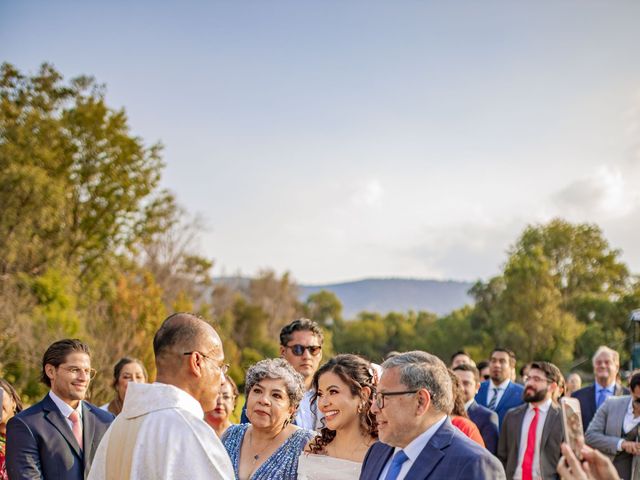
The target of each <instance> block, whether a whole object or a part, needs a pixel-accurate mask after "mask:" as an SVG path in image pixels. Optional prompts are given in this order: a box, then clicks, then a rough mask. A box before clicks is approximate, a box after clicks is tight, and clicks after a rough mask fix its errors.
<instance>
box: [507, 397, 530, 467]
mask: <svg viewBox="0 0 640 480" xmlns="http://www.w3.org/2000/svg"><path fill="white" fill-rule="evenodd" d="M528 409H529V404H528V403H525V404H524V405H521V406H519V407H516V408H515V409H514V413H513V416H512V417H511V418H512V419H513V420H512V422H513V423H512V424H513V425H514V426H516V428H509V429H508V430H507V431H512V432H513V436H514V437H515V438H513V437H512V438H507V442H509V441H511V442H515V443H516V447H515V448H514V449H513V450H512V451H514V452H515V453H516V458H517V455H518V452H519V451H520V436H521V434H522V422H523V421H524V415H525V413H527V410H528Z"/></svg>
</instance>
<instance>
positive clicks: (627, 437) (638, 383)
mask: <svg viewBox="0 0 640 480" xmlns="http://www.w3.org/2000/svg"><path fill="white" fill-rule="evenodd" d="M629 387H630V389H631V395H623V396H620V397H614V396H611V397H609V398H608V399H607V400H606V401H605V402H604V403H603V404H602V406H601V407H600V408H599V409H598V410H597V412H596V414H595V416H594V417H593V420H591V423H590V424H589V428H587V432H586V434H585V441H586V443H587V445H589V446H590V447H593V448H596V449H598V450H600V451H601V452H602V453H604V454H605V455H608V456H609V458H611V460H612V461H613V465H614V466H615V467H616V470H617V471H618V474H619V475H620V477H621V478H623V479H630V478H633V476H632V475H633V472H634V471H635V470H637V469H638V468H639V467H640V465H637V463H638V461H639V460H638V455H640V443H639V442H638V428H639V427H638V425H639V424H640V371H636V372H634V373H633V375H632V376H631V380H630V381H629Z"/></svg>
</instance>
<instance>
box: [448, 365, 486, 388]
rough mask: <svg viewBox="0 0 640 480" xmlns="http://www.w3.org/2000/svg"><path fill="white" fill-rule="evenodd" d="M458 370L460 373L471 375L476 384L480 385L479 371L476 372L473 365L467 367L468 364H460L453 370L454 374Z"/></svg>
mask: <svg viewBox="0 0 640 480" xmlns="http://www.w3.org/2000/svg"><path fill="white" fill-rule="evenodd" d="M458 370H459V371H461V372H471V373H473V378H475V379H476V383H480V370H478V369H477V368H476V367H474V366H473V365H469V364H468V363H461V364H460V365H458V366H457V367H455V368H454V369H453V371H454V372H457V371H458Z"/></svg>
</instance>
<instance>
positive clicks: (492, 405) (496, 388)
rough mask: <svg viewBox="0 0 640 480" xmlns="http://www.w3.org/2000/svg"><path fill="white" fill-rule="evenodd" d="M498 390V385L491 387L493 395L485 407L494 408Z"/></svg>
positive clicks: (496, 402)
mask: <svg viewBox="0 0 640 480" xmlns="http://www.w3.org/2000/svg"><path fill="white" fill-rule="evenodd" d="M499 391H500V389H499V388H498V387H493V397H491V401H490V402H489V405H487V407H488V408H490V409H491V410H495V409H496V406H497V405H498V392H499Z"/></svg>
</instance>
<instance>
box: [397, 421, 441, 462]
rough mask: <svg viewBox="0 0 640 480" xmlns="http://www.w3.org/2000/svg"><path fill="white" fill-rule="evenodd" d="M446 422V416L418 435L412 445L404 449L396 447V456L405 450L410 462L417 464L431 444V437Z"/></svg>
mask: <svg viewBox="0 0 640 480" xmlns="http://www.w3.org/2000/svg"><path fill="white" fill-rule="evenodd" d="M446 420H447V416H446V415H445V416H444V417H442V418H441V419H440V420H438V421H437V422H436V423H434V424H433V425H431V426H430V427H429V428H427V429H426V430H425V431H424V432H422V433H421V434H420V435H418V436H417V437H416V438H414V439H413V440H411V443H409V445H407V446H406V447H404V448H398V447H396V449H395V451H394V455H395V454H396V453H397V452H398V451H399V450H404V453H405V454H406V455H407V457H408V458H409V460H411V462H415V461H416V459H417V458H418V456H420V454H421V453H422V450H424V447H426V446H427V443H429V440H431V437H433V436H434V435H435V433H436V432H437V431H438V429H439V428H440V427H441V426H442V424H443V423H444V422H445V421H446Z"/></svg>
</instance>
